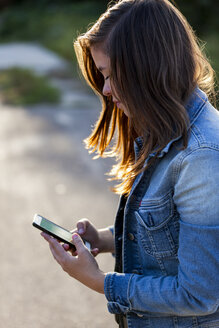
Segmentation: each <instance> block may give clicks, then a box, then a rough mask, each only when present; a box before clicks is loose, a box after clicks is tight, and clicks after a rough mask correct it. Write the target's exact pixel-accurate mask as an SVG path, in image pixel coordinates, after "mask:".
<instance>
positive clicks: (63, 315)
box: [0, 51, 118, 328]
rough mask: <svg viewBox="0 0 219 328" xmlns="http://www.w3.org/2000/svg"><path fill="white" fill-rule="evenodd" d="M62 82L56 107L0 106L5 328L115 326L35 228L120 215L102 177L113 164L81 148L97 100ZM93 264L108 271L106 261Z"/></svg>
mask: <svg viewBox="0 0 219 328" xmlns="http://www.w3.org/2000/svg"><path fill="white" fill-rule="evenodd" d="M0 53H1V51H0ZM53 82H54V83H56V84H60V80H53ZM65 83H66V85H65V86H64V85H63V84H62V87H63V89H64V90H65V92H64V93H63V100H62V104H61V105H60V106H52V107H50V106H44V105H41V106H33V107H31V108H22V107H19V108H12V107H10V106H5V105H1V106H0V122H1V128H0V213H1V238H0V245H1V247H0V250H1V251H0V252H1V270H0V291H1V297H0V321H1V325H0V326H2V327H5V328H12V327H13V328H30V327H31V328H48V327H52V328H69V327H72V328H79V327H80V328H102V327H104V328H113V327H116V325H115V323H114V318H113V316H112V315H110V314H109V313H108V311H107V307H106V300H105V297H104V296H102V295H99V294H96V293H95V292H92V291H90V290H89V289H87V288H86V287H84V286H83V285H81V284H80V283H78V282H77V281H74V280H73V279H72V278H70V277H68V276H67V275H66V273H64V272H63V271H62V270H61V269H60V267H59V266H58V265H57V264H56V263H55V261H54V260H53V259H52V257H51V255H50V252H49V249H48V245H47V244H46V243H45V242H44V240H43V239H42V238H41V237H40V235H39V233H38V231H37V230H36V229H34V228H33V227H32V218H33V215H34V213H35V212H38V213H40V214H42V215H45V216H46V217H48V218H51V219H53V220H55V221H56V222H57V223H58V224H60V225H63V226H65V227H66V228H69V229H70V228H72V227H74V224H75V222H76V220H77V219H78V218H82V217H88V218H90V219H91V220H92V221H93V222H94V223H95V224H96V226H97V227H104V226H106V225H110V224H111V223H112V222H113V219H114V215H115V212H116V208H117V203H118V197H117V196H115V195H113V194H112V193H111V192H110V191H109V183H108V182H107V181H106V176H105V175H104V173H105V172H106V171H107V170H109V167H110V165H111V163H110V162H109V161H108V160H107V161H106V160H101V159H100V160H96V161H93V160H92V156H90V155H89V154H88V153H87V150H85V149H84V146H83V143H82V141H83V139H84V138H85V137H86V136H87V135H88V134H89V131H90V130H91V125H92V124H93V123H94V122H95V119H96V117H97V116H98V114H99V111H100V104H99V101H98V100H97V99H96V97H95V96H94V95H92V94H91V93H87V92H86V93H85V91H84V89H83V88H81V86H80V84H79V83H78V82H75V81H65ZM71 91H72V92H71ZM98 262H99V265H100V267H101V268H102V269H103V270H105V271H112V270H113V265H114V260H113V258H112V257H111V255H110V254H107V255H100V256H99V257H98Z"/></svg>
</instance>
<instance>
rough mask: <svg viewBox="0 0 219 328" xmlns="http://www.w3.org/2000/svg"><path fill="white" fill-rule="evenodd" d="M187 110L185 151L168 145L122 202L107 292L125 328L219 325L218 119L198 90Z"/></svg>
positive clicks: (177, 143)
mask: <svg viewBox="0 0 219 328" xmlns="http://www.w3.org/2000/svg"><path fill="white" fill-rule="evenodd" d="M186 109H187V112H188V116H189V121H190V126H189V128H190V133H189V140H188V147H187V148H186V149H183V147H182V138H177V139H175V140H172V141H171V142H169V144H168V145H167V146H166V147H165V148H164V149H163V151H162V152H161V153H160V154H159V156H158V158H157V160H156V161H155V163H154V164H153V165H152V166H151V167H150V168H149V169H148V170H146V171H144V172H142V173H140V174H139V175H138V176H137V178H136V180H135V182H134V184H133V187H132V190H131V192H130V194H129V196H128V198H127V200H125V198H124V197H122V198H121V201H120V206H119V210H118V213H117V218H116V222H115V228H114V232H115V249H116V270H115V271H117V272H112V273H108V274H107V275H106V278H105V283H104V290H105V296H106V298H107V300H108V310H109V312H111V313H114V314H120V315H121V314H122V315H125V317H126V320H127V325H128V327H129V328H131V327H132V328H138V327H141V328H144V327H145V328H147V327H148V328H149V327H150V328H165V327H166V328H172V327H173V328H176V327H180V328H184V327H187V328H189V327H201V328H207V327H212V328H213V327H214V328H216V327H219V114H218V112H217V111H216V109H215V108H213V107H212V106H211V104H210V103H209V102H208V99H207V97H206V95H205V93H204V92H202V91H201V90H200V89H198V88H197V89H195V91H194V93H193V94H192V96H191V97H190V99H189V101H188V102H187V104H186ZM138 143H139V140H136V145H135V148H136V156H137V155H138V150H139V149H138V148H139V147H138ZM150 156H154V154H151V155H150Z"/></svg>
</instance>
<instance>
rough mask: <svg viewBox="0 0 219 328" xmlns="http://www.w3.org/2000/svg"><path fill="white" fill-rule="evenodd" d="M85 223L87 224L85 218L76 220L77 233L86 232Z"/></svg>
mask: <svg viewBox="0 0 219 328" xmlns="http://www.w3.org/2000/svg"><path fill="white" fill-rule="evenodd" d="M87 225H88V220H87V219H81V220H80V221H78V223H77V232H78V233H79V235H83V234H84V233H85V232H86V229H87Z"/></svg>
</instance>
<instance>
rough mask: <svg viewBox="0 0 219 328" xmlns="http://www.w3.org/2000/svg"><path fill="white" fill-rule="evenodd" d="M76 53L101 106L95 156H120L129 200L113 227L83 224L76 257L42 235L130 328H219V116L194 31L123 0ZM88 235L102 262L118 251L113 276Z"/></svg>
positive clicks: (160, 3) (121, 188)
mask: <svg viewBox="0 0 219 328" xmlns="http://www.w3.org/2000/svg"><path fill="white" fill-rule="evenodd" d="M75 49H76V53H77V57H78V61H79V64H80V67H81V70H82V72H83V74H84V77H85V79H86V80H87V81H88V83H89V84H90V86H91V87H92V88H93V89H94V90H95V92H96V93H97V94H98V95H99V96H100V97H101V99H102V113H101V116H100V118H99V119H98V121H97V124H96V127H95V129H94V130H93V132H92V133H91V136H90V137H89V138H88V139H87V140H86V142H87V146H88V147H89V148H92V149H93V150H96V151H97V152H98V154H99V155H100V156H104V155H105V156H112V155H114V156H116V159H117V165H115V166H114V167H113V169H112V171H111V175H112V176H113V177H114V178H115V179H118V180H120V183H119V184H118V185H116V187H115V188H114V191H115V192H117V193H119V194H120V195H121V199H120V204H119V209H118V214H117V216H116V221H115V225H114V228H112V229H111V228H110V229H109V228H106V229H102V230H97V229H96V228H95V227H94V226H93V225H92V224H91V223H90V222H89V221H88V220H82V221H79V222H78V224H77V230H76V233H74V234H73V241H74V243H75V246H76V249H77V251H76V253H75V254H73V255H74V256H72V255H71V254H69V252H67V250H68V246H67V245H63V246H61V245H60V244H59V243H58V242H57V241H56V240H55V239H53V238H52V237H49V236H48V235H46V234H42V235H43V236H44V238H45V239H46V240H47V241H48V242H49V244H50V248H51V251H52V253H53V256H54V257H55V259H56V260H57V261H58V263H59V264H60V265H61V266H62V268H63V270H64V271H66V272H67V273H68V274H69V275H71V276H72V277H74V278H75V279H77V280H79V281H80V282H82V283H83V284H85V285H86V286H88V287H89V288H92V289H93V290H95V291H98V292H100V293H104V294H105V296H106V298H107V300H108V309H109V311H110V312H111V313H114V314H116V320H117V322H118V324H119V326H120V327H133V328H138V327H151V328H152V327H153V328H155V327H156V328H160V327H162V328H163V327H168V328H171V327H180V328H181V327H202V328H203V327H214V328H215V327H219V310H218V305H219V247H218V237H219V188H218V183H219V165H218V164H219V129H218V128H219V115H218V113H217V111H216V110H215V109H214V108H213V107H212V105H211V104H210V103H209V101H208V98H207V95H208V96H209V95H212V94H213V70H212V68H211V66H210V64H209V63H208V61H207V60H206V58H205V57H204V55H203V54H202V52H201V50H200V48H199V46H198V44H197V40H196V38H195V35H194V33H193V31H192V29H191V27H190V26H189V24H188V23H187V21H186V20H185V18H184V17H183V16H182V14H181V13H180V12H179V11H178V10H177V9H176V8H175V7H174V6H173V5H172V4H171V3H170V2H169V1H167V0H123V1H119V2H118V3H116V4H114V5H113V6H111V7H110V8H109V9H108V10H107V11H106V12H105V13H104V14H103V15H102V16H101V17H100V18H99V20H98V21H97V22H96V23H95V25H94V26H93V27H92V28H91V29H90V30H88V32H87V33H85V34H84V35H82V36H79V37H78V39H77V41H76V43H75ZM113 137H114V139H113ZM112 139H113V140H114V142H115V144H114V145H113V146H112V148H111V149H110V151H109V152H106V150H108V149H109V146H110V145H111V143H112ZM79 235H82V236H83V237H84V238H85V239H87V240H88V241H89V242H90V243H91V245H92V248H93V250H92V253H93V255H94V256H95V255H97V254H98V253H100V252H113V253H115V260H116V265H115V272H114V273H104V272H102V271H101V270H100V268H99V267H98V264H97V262H96V260H95V258H94V256H93V255H91V253H89V251H88V250H87V249H86V248H85V246H84V244H83V242H82V240H81V238H80V236H79Z"/></svg>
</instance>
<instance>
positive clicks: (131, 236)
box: [128, 232, 135, 240]
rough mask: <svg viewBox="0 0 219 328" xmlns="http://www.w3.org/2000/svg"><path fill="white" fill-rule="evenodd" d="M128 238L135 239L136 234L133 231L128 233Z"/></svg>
mask: <svg viewBox="0 0 219 328" xmlns="http://www.w3.org/2000/svg"><path fill="white" fill-rule="evenodd" d="M128 239H129V240H134V239H135V236H134V235H133V233H131V232H129V233H128Z"/></svg>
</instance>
